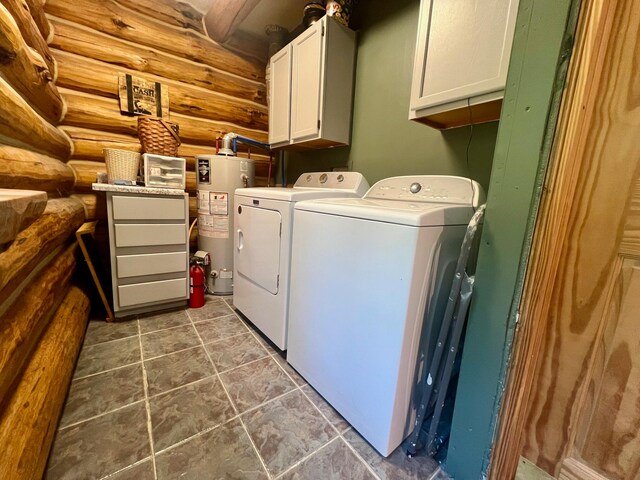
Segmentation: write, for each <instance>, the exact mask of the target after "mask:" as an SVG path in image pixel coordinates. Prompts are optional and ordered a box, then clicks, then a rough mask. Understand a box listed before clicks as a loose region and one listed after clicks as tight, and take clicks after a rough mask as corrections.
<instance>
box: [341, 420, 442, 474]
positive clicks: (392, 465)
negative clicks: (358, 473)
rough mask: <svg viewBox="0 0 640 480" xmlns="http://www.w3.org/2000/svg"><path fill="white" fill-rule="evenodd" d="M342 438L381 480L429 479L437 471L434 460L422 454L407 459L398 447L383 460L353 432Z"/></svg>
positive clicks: (436, 464) (350, 431)
mask: <svg viewBox="0 0 640 480" xmlns="http://www.w3.org/2000/svg"><path fill="white" fill-rule="evenodd" d="M344 438H345V439H346V440H347V442H349V443H350V444H351V446H352V447H353V448H354V449H355V450H356V452H358V454H359V455H360V456H361V457H362V458H363V459H364V460H365V461H366V462H367V463H368V464H369V465H371V468H373V471H374V472H376V474H377V475H378V476H379V477H380V479H381V480H419V479H424V478H429V477H430V476H431V475H432V474H433V473H434V472H435V471H436V470H437V469H438V462H436V461H435V460H434V459H432V458H430V457H428V456H426V455H424V454H423V455H418V456H415V457H412V458H409V457H407V455H406V454H405V452H404V451H403V450H402V448H400V447H399V448H397V449H396V450H395V451H394V452H392V453H391V455H389V456H388V457H387V458H384V457H383V456H382V455H380V454H379V453H378V452H376V451H375V450H374V448H373V447H372V446H371V445H369V444H368V443H367V442H366V441H365V440H364V439H363V438H362V437H361V436H360V435H358V433H357V432H356V431H355V430H349V431H348V432H346V433H345V434H344Z"/></svg>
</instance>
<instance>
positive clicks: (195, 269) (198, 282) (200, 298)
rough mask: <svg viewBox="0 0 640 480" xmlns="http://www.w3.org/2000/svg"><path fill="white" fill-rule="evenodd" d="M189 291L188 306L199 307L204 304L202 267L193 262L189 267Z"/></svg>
mask: <svg viewBox="0 0 640 480" xmlns="http://www.w3.org/2000/svg"><path fill="white" fill-rule="evenodd" d="M189 279H190V282H191V283H190V286H191V288H190V292H189V307H190V308H200V307H202V306H204V268H203V267H202V265H200V264H198V263H194V264H193V265H191V268H189Z"/></svg>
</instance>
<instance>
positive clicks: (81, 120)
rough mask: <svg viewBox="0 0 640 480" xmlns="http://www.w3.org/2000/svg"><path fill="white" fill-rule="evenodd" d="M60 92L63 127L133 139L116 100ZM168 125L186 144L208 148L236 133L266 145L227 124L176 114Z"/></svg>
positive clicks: (262, 137)
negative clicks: (172, 124)
mask: <svg viewBox="0 0 640 480" xmlns="http://www.w3.org/2000/svg"><path fill="white" fill-rule="evenodd" d="M60 91H61V93H62V95H63V97H64V99H65V102H66V105H67V113H66V115H65V117H64V121H63V124H64V125H71V126H75V127H82V128H89V129H94V130H102V131H106V132H112V133H121V134H128V135H137V125H138V122H137V118H136V117H131V116H127V115H122V114H121V113H120V104H119V102H118V100H115V99H112V98H106V97H99V96H96V95H91V94H86V93H80V92H76V91H74V90H69V89H66V88H65V89H62V88H61V89H60ZM171 121H173V122H176V123H177V124H178V125H179V126H180V138H181V139H182V140H183V141H185V142H188V143H195V144H204V145H207V144H209V145H211V144H212V143H214V142H215V139H216V138H217V137H219V136H221V135H224V134H225V133H227V132H236V133H238V134H239V135H243V136H246V137H250V138H255V139H256V140H258V141H261V142H266V141H267V132H264V131H258V130H249V129H246V128H242V127H239V126H237V125H233V124H230V123H222V122H213V121H211V120H205V119H201V118H194V117H190V116H187V115H181V114H177V113H174V114H173V115H171Z"/></svg>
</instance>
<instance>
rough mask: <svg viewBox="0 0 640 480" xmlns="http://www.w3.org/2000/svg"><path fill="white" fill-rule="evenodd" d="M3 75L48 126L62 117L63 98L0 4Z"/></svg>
mask: <svg viewBox="0 0 640 480" xmlns="http://www.w3.org/2000/svg"><path fill="white" fill-rule="evenodd" d="M0 73H1V74H2V75H4V77H5V79H6V80H7V81H8V82H9V83H10V84H11V86H12V87H14V88H15V89H16V90H17V91H18V92H19V93H20V94H21V95H22V97H23V98H25V99H26V100H27V101H28V102H29V103H30V104H31V105H32V106H33V107H34V108H35V109H36V110H37V111H38V112H39V113H40V114H41V115H42V116H44V117H45V118H46V119H47V120H48V121H49V122H51V123H53V124H57V123H58V122H59V121H60V118H61V117H62V110H63V104H62V98H61V97H60V94H59V93H58V90H57V89H56V87H55V85H54V84H53V74H52V73H51V72H50V71H49V69H48V68H47V64H46V63H45V61H44V59H43V58H42V56H40V54H39V53H38V52H37V51H35V50H34V49H33V48H31V47H29V46H28V45H27V43H26V42H25V40H24V38H23V37H22V34H21V33H20V29H19V28H18V25H17V24H16V22H15V20H14V19H13V17H12V16H11V14H10V13H9V11H8V10H7V9H6V8H5V7H4V6H3V5H2V4H0Z"/></svg>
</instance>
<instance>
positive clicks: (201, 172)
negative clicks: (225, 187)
mask: <svg viewBox="0 0 640 480" xmlns="http://www.w3.org/2000/svg"><path fill="white" fill-rule="evenodd" d="M198 184H205V185H210V184H211V164H210V162H209V159H208V158H199V159H198Z"/></svg>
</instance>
